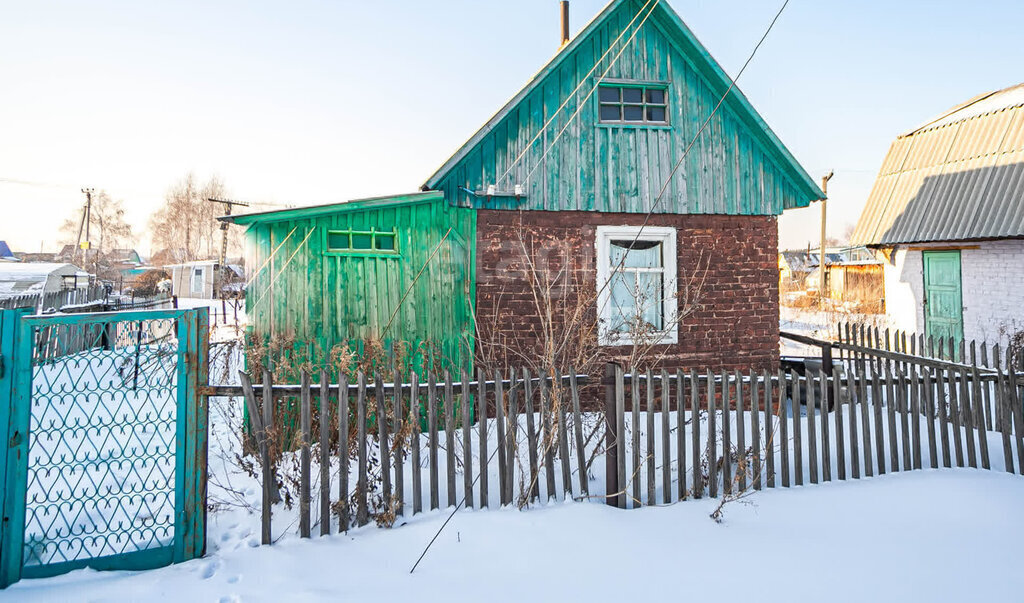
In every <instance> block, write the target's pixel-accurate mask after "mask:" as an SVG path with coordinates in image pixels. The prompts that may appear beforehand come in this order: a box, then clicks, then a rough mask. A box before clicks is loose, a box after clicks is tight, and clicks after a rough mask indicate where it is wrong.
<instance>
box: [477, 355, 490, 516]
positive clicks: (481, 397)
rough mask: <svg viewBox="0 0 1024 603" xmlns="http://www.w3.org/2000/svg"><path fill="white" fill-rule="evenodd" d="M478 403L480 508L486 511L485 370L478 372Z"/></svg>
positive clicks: (478, 370)
mask: <svg viewBox="0 0 1024 603" xmlns="http://www.w3.org/2000/svg"><path fill="white" fill-rule="evenodd" d="M476 387H477V394H476V402H477V406H476V407H477V415H476V420H477V428H478V429H479V430H480V431H479V434H478V435H477V438H478V439H479V445H480V508H481V509H486V508H487V503H488V500H487V499H488V488H487V486H488V484H487V464H488V460H489V459H488V457H487V375H486V374H485V373H484V371H483V369H477V371H476Z"/></svg>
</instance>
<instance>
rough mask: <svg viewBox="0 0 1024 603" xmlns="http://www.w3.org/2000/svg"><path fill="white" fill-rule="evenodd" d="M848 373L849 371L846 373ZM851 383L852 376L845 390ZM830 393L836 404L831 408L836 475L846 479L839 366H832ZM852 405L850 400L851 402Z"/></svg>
mask: <svg viewBox="0 0 1024 603" xmlns="http://www.w3.org/2000/svg"><path fill="white" fill-rule="evenodd" d="M847 374H849V373H847ZM851 383H852V377H851V378H850V380H849V381H847V391H849V388H850V384H851ZM832 393H833V398H834V399H835V401H836V406H835V408H834V409H833V413H832V414H833V417H834V419H835V427H836V477H837V478H838V479H841V480H845V479H846V445H845V442H846V438H845V436H844V434H843V397H842V386H841V385H840V383H839V367H837V366H833V367H832ZM851 406H852V402H851Z"/></svg>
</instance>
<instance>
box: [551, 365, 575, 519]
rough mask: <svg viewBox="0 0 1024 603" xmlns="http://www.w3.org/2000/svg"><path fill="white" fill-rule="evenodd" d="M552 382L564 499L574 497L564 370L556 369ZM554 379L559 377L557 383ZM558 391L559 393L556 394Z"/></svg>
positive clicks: (552, 399) (552, 400)
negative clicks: (556, 412)
mask: <svg viewBox="0 0 1024 603" xmlns="http://www.w3.org/2000/svg"><path fill="white" fill-rule="evenodd" d="M552 379H553V380H552V382H551V404H552V407H553V408H555V409H557V410H558V415H557V417H556V418H557V420H558V429H557V430H556V431H557V433H558V457H559V461H561V465H562V467H561V469H562V492H563V497H562V498H563V500H569V499H571V498H572V467H571V466H570V465H569V427H568V423H566V418H567V414H566V412H565V405H566V402H567V400H568V399H569V398H568V396H566V395H565V386H564V385H563V382H562V371H561V370H556V371H555V372H554V376H553V378H552ZM554 379H557V380H558V381H557V385H556V384H555V383H556V382H555V381H554ZM556 393H557V395H556Z"/></svg>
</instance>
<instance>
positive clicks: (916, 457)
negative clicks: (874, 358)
mask: <svg viewBox="0 0 1024 603" xmlns="http://www.w3.org/2000/svg"><path fill="white" fill-rule="evenodd" d="M911 341H913V340H911ZM907 370H908V372H909V375H908V376H909V379H910V426H911V433H912V434H913V445H912V454H911V457H912V458H913V468H914V469H920V468H921V467H922V463H921V375H919V374H918V373H917V368H916V366H915V365H913V364H908V365H907Z"/></svg>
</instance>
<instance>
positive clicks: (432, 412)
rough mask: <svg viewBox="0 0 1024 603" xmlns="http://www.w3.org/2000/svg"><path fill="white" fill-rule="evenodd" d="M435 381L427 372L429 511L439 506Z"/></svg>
mask: <svg viewBox="0 0 1024 603" xmlns="http://www.w3.org/2000/svg"><path fill="white" fill-rule="evenodd" d="M437 412H438V409H437V379H436V377H435V375H434V373H433V372H427V431H428V432H429V433H428V435H427V440H428V445H429V447H430V452H429V456H430V459H429V460H430V474H429V476H430V510H431V511H433V510H434V509H436V508H438V507H440V506H441V496H440V489H441V485H440V483H439V482H440V481H441V477H440V471H439V468H438V466H437V464H438V458H437V445H438V442H437V440H438V434H437V427H438V426H437Z"/></svg>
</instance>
